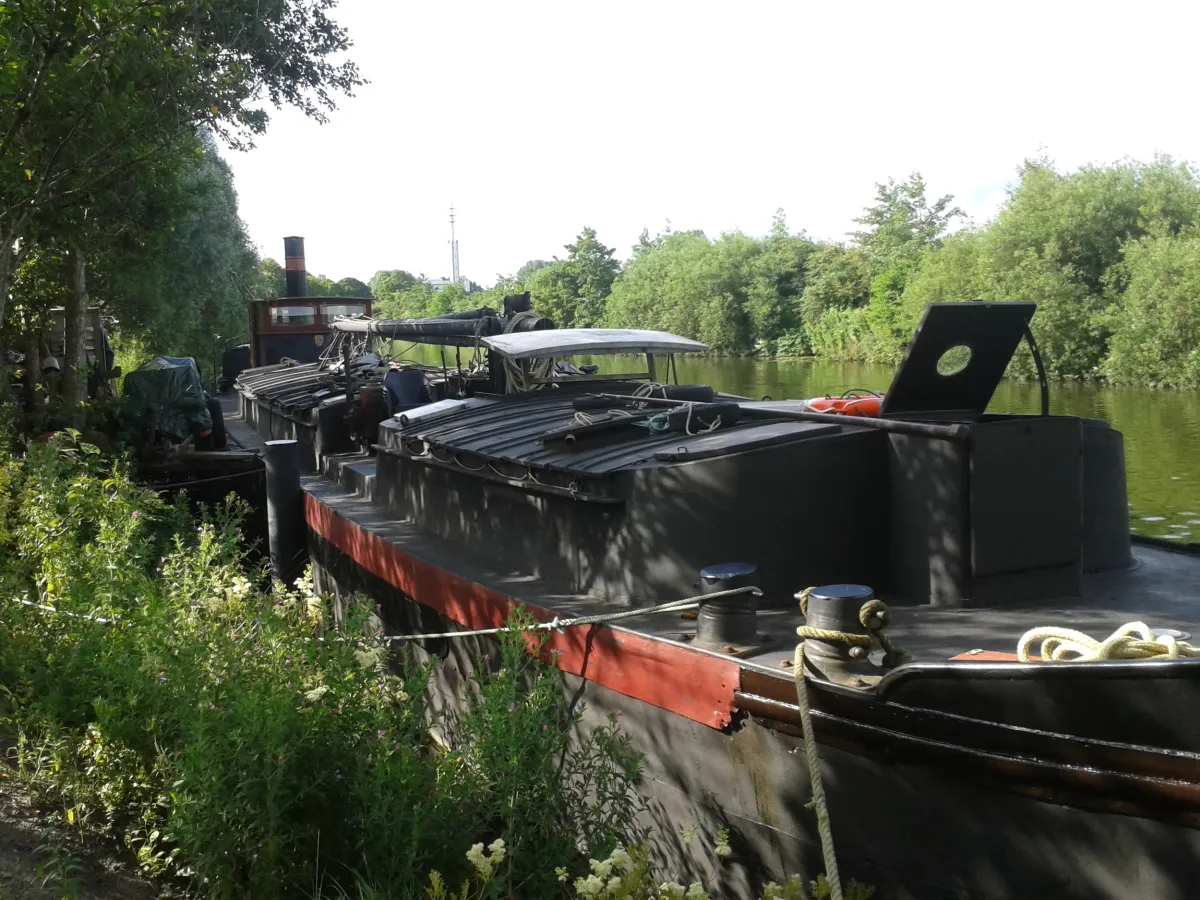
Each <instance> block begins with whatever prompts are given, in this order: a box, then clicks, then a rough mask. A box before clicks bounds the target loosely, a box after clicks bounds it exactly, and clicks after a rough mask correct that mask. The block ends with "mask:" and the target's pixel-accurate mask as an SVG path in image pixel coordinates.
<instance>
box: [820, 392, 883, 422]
mask: <svg viewBox="0 0 1200 900" xmlns="http://www.w3.org/2000/svg"><path fill="white" fill-rule="evenodd" d="M805 402H806V403H807V404H808V408H809V409H811V410H812V411H813V412H823V413H832V414H834V415H840V416H860V417H862V418H867V419H873V418H876V417H877V416H878V415H879V409H880V407H881V406H882V404H883V398H882V397H876V396H866V397H814V398H813V399H811V400H806V401H805Z"/></svg>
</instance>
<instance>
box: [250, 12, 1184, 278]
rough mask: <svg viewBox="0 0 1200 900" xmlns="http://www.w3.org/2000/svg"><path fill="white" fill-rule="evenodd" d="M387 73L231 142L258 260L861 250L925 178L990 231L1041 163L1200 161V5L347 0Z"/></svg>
mask: <svg viewBox="0 0 1200 900" xmlns="http://www.w3.org/2000/svg"><path fill="white" fill-rule="evenodd" d="M336 17H337V19H338V21H340V22H341V23H342V24H343V25H345V26H346V27H347V28H348V29H349V31H350V35H351V37H352V39H353V40H354V44H355V46H354V49H353V51H352V55H353V58H354V59H355V60H356V61H357V62H358V64H359V66H360V68H361V69H362V72H363V75H364V76H365V77H366V78H368V79H370V81H371V83H370V84H369V85H367V86H365V87H363V88H362V89H361V90H360V91H359V92H358V94H357V96H355V97H353V98H345V99H343V100H342V102H341V105H340V109H339V110H337V111H336V112H335V113H334V114H333V115H332V117H331V120H330V122H329V123H328V124H327V125H318V124H316V123H315V122H311V121H308V120H306V119H304V118H303V117H302V116H299V115H297V114H295V113H292V112H290V111H285V112H280V113H277V114H276V115H275V116H274V118H273V121H272V124H271V127H270V130H269V132H268V134H267V135H266V136H265V137H263V138H262V139H261V140H260V141H259V144H258V146H257V148H256V149H254V150H252V151H250V152H248V153H237V152H228V153H227V154H226V156H227V158H228V159H229V160H230V162H231V164H232V166H233V169H234V173H235V177H236V185H237V190H238V193H239V197H240V201H241V214H242V217H243V219H245V221H246V222H247V224H248V225H249V227H250V233H251V235H252V237H253V239H254V241H255V242H256V243H257V244H258V247H259V250H260V252H262V253H263V254H264V255H265V256H272V257H275V258H276V259H280V258H281V257H282V250H283V242H282V238H283V236H284V235H287V234H299V235H303V236H304V237H305V238H306V246H307V256H308V269H309V271H311V272H313V273H320V274H324V275H327V276H329V277H332V278H334V279H337V278H341V277H344V276H348V275H353V276H355V277H357V278H361V279H363V280H364V281H365V280H367V279H369V278H370V276H371V275H372V274H373V273H374V272H375V271H376V270H378V269H392V268H401V269H408V270H410V271H412V272H423V273H425V274H426V275H427V276H430V277H437V276H442V275H448V274H449V272H450V249H449V243H448V241H449V224H448V221H447V216H448V211H449V207H450V204H451V203H453V204H454V205H455V207H456V208H457V213H458V219H459V223H458V238H459V248H460V257H461V261H462V273H463V274H464V275H466V276H468V277H470V278H472V279H473V280H475V281H477V282H481V283H484V284H491V283H492V282H493V281H494V279H495V277H496V274H497V273H510V272H513V271H515V270H516V269H517V268H518V267H519V266H520V265H521V264H522V263H524V262H525V261H526V260H528V259H531V258H543V259H547V258H550V257H551V256H553V255H555V254H559V255H562V253H563V249H562V245H563V244H566V243H568V242H570V241H571V240H572V239H573V238H574V236H575V235H576V234H577V233H578V231H579V230H580V228H581V227H582V226H584V225H590V226H592V227H594V228H595V229H596V230H597V231H598V232H599V237H600V239H601V240H602V241H604V242H605V243H607V244H609V245H610V246H614V247H616V248H617V251H618V256H619V257H621V258H626V257H628V256H629V253H630V246H631V245H632V244H633V243H634V242H636V240H637V237H638V234H639V233H640V232H641V230H642V229H643V228H649V229H650V230H651V232H656V231H658V230H659V229H661V227H662V226H663V225H664V224H665V223H666V222H667V221H668V220H669V221H670V224H671V226H672V228H674V229H675V230H684V229H690V228H700V229H703V230H704V231H705V232H706V233H707V234H709V235H710V236H716V235H718V234H720V233H721V232H722V231H727V230H731V229H741V230H742V231H744V232H746V233H748V234H754V235H759V234H763V233H765V232H766V231H767V229H768V228H769V227H770V222H771V216H772V214H773V213H774V211H775V209H776V208H777V207H782V208H783V209H784V210H785V211H786V213H787V216H788V222H789V224H790V226H791V228H792V230H794V231H799V230H801V229H803V230H805V231H807V232H808V234H809V235H811V236H813V237H816V238H832V239H838V240H840V239H843V238H844V235H845V232H847V231H848V230H851V229H852V228H853V227H854V226H853V221H852V220H853V219H854V217H855V216H856V215H857V214H858V212H859V210H860V209H861V208H862V207H863V206H864V205H866V204H868V203H869V202H870V201H871V199H872V197H873V195H874V185H875V182H877V181H882V180H885V179H886V178H888V177H889V176H891V177H895V178H898V179H899V178H903V177H905V176H907V175H908V174H909V173H910V172H913V171H915V170H919V171H920V172H921V173H922V174H923V175H924V176H925V178H926V179H927V181H928V182H929V187H930V191H931V193H932V194H933V195H935V196H937V195H940V194H943V193H952V194H954V195H955V196H956V198H957V200H958V203H959V205H960V206H962V207H963V208H964V209H966V210H967V212H968V213H969V214H971V216H972V217H974V218H975V219H976V220H977V221H980V222H982V221H985V220H986V219H987V218H988V217H989V216H991V215H992V214H993V213H994V212H995V211H996V209H997V207H998V205H999V204H1000V202H1001V201H1002V200H1003V198H1004V191H1005V188H1006V186H1007V185H1009V184H1010V183H1011V182H1012V180H1013V178H1014V173H1015V170H1016V168H1017V166H1018V165H1020V163H1021V161H1022V159H1024V158H1025V157H1029V156H1034V155H1037V154H1038V153H1039V152H1045V153H1047V154H1048V155H1049V156H1051V157H1052V158H1053V159H1054V160H1055V161H1056V162H1057V163H1058V164H1059V165H1060V167H1067V168H1074V167H1077V166H1079V165H1080V164H1083V163H1086V162H1089V161H1097V162H1107V161H1112V160H1114V159H1119V158H1121V157H1124V156H1131V157H1134V158H1137V159H1149V158H1151V157H1152V156H1153V155H1154V153H1156V152H1159V151H1161V152H1166V153H1170V154H1172V155H1173V156H1175V157H1176V158H1178V159H1187V160H1197V159H1200V115H1198V114H1197V99H1198V97H1200V93H1198V91H1197V88H1198V86H1200V64H1198V62H1197V54H1196V46H1197V40H1198V34H1200V32H1198V26H1200V4H1198V3H1196V2H1194V0H1192V2H1187V3H1184V2H1179V3H1162V4H1156V3H1147V2H1139V3H1128V2H1123V3H1120V4H1113V5H1111V6H1110V5H1106V4H1105V3H1103V2H1089V3H1056V2H1052V0H1042V2H1037V3H1017V2H1004V3H997V2H989V3H981V2H962V0H959V2H955V3H949V4H944V5H943V4H930V3H911V2H887V3H880V4H871V3H861V2H841V3H837V2H835V3H829V2H820V3H818V2H807V0H793V2H784V3H767V2H742V3H735V2H728V0H727V2H720V3H717V2H711V3H710V2H704V0H688V2H666V0H640V2H628V3H626V2H612V0H608V2H591V3H581V2H575V0H556V2H549V3H527V2H521V0H509V2H504V3H496V2H455V0H433V2H431V0H423V2H415V0H403V2H397V0H342V2H341V4H340V6H339V7H338V9H337V10H336Z"/></svg>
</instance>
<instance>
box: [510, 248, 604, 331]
mask: <svg viewBox="0 0 1200 900" xmlns="http://www.w3.org/2000/svg"><path fill="white" fill-rule="evenodd" d="M565 249H566V251H567V258H566V259H565V260H560V259H555V261H554V262H553V263H550V264H548V265H544V266H543V265H540V263H541V262H542V261H541V260H533V261H531V262H529V263H526V264H525V265H524V266H522V267H521V268H522V270H527V269H528V268H529V267H530V266H531V265H533V264H534V263H538V264H539V265H538V267H537V268H536V269H534V271H533V273H532V275H530V276H529V277H528V279H527V280H525V286H526V287H527V288H528V289H529V290H530V291H531V292H532V294H533V301H534V306H535V308H536V309H537V310H539V311H540V312H542V313H543V314H544V315H548V316H550V317H551V318H553V319H554V321H555V322H556V323H558V325H559V327H560V328H587V327H592V326H595V325H598V324H599V323H600V322H601V321H603V319H604V307H605V303H606V301H607V300H608V295H609V294H610V293H611V291H612V285H613V281H614V280H615V279H616V277H617V272H619V271H620V268H621V265H620V263H618V262H617V261H616V260H615V259H613V254H614V252H615V251H614V250H613V249H612V248H610V247H606V246H604V244H602V243H600V241H599V240H597V238H596V232H595V230H594V229H592V228H586V227H585V228H584V229H583V231H581V232H580V233H579V237H578V238H576V240H575V243H573V244H567V245H566V248H565ZM519 275H520V273H518V276H519Z"/></svg>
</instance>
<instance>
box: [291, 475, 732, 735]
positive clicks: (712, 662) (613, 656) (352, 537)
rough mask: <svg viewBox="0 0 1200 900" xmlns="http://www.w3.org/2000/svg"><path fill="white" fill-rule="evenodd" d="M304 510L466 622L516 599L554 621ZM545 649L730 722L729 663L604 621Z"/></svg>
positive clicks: (586, 673) (588, 672) (368, 566)
mask: <svg viewBox="0 0 1200 900" xmlns="http://www.w3.org/2000/svg"><path fill="white" fill-rule="evenodd" d="M304 509H305V516H306V518H307V519H308V525H309V527H310V528H312V530H313V531H315V532H316V533H317V534H319V535H321V537H323V538H325V540H327V541H329V543H330V544H332V545H333V546H334V547H336V548H337V549H338V550H340V551H342V552H343V553H345V554H346V555H347V556H349V557H350V558H351V559H353V560H354V561H355V562H356V563H357V564H358V565H360V566H361V567H362V568H364V569H365V570H366V571H368V572H370V573H371V574H372V575H375V576H377V577H379V578H382V579H383V580H384V581H386V582H388V584H391V585H393V586H395V587H397V588H399V589H400V590H401V591H403V592H404V593H405V594H407V595H408V596H409V597H411V598H412V599H414V600H416V601H417V602H418V603H421V604H422V605H424V606H428V607H429V608H430V609H434V610H436V611H437V612H439V613H441V614H442V615H443V616H446V617H447V618H448V619H451V620H452V621H454V622H457V623H458V624H459V625H462V626H463V627H465V628H495V627H497V626H499V625H503V624H504V621H505V619H506V618H507V617H508V615H509V613H510V612H511V611H512V610H513V608H514V607H516V606H517V605H518V603H520V604H521V605H523V606H524V608H525V609H526V610H527V611H528V612H529V613H530V614H531V615H532V616H533V617H534V618H535V619H537V620H538V621H541V622H549V621H552V620H553V619H554V616H555V614H554V613H553V612H551V611H550V610H548V609H544V608H543V607H540V606H534V605H533V604H530V603H524V602H522V601H519V600H517V599H515V598H513V597H510V596H508V595H507V594H502V593H500V592H498V591H494V590H492V589H491V588H488V587H484V586H483V585H481V584H477V583H476V582H474V581H470V580H468V579H466V578H461V577H459V576H457V575H454V574H452V573H450V572H447V571H446V570H445V569H442V568H440V567H438V566H435V565H433V564H431V563H428V562H426V561H425V560H423V559H420V558H418V557H416V556H413V555H412V554H411V553H406V552H405V551H404V550H401V549H400V548H399V547H397V546H396V545H395V544H392V543H390V542H388V541H385V540H383V539H382V538H380V537H379V536H377V535H375V534H372V533H371V532H369V531H367V530H366V529H364V528H362V527H361V526H359V525H357V524H356V523H354V522H352V521H351V520H349V519H347V518H345V517H344V516H339V515H338V514H337V513H336V512H334V511H333V510H332V509H330V508H329V507H328V506H325V505H324V504H323V503H321V502H320V501H319V500H317V499H316V498H315V497H313V496H312V495H311V494H307V493H306V494H305V495H304ZM589 645H590V646H589ZM545 649H546V651H547V652H546V655H545V659H546V661H547V662H548V663H550V664H552V665H557V667H558V668H559V669H561V670H563V671H564V672H570V673H571V674H572V675H580V676H583V677H585V678H586V679H587V680H588V681H592V682H595V683H596V684H599V685H601V686H603V687H606V688H609V689H610V690H614V691H616V692H617V693H619V694H624V695H625V696H626V697H632V698H634V699H635V700H641V701H643V702H645V703H650V704H652V705H654V706H657V707H660V708H661V709H665V710H668V711H669V712H673V713H676V714H678V715H681V716H685V717H687V718H689V719H692V720H693V721H696V722H700V723H702V724H704V725H708V726H710V727H712V728H722V727H724V726H725V725H728V724H729V721H730V716H731V713H732V710H733V692H734V691H735V690H736V689H737V687H738V684H739V677H740V667H739V666H738V665H737V663H735V662H732V661H730V660H727V659H723V658H721V657H719V656H713V655H709V654H706V653H701V652H699V651H696V650H692V649H690V648H688V647H681V646H677V645H675V644H670V643H667V642H665V641H659V640H655V639H653V638H649V637H645V636H643V635H640V634H633V633H631V632H626V631H617V630H615V629H613V628H610V627H608V626H606V625H589V626H583V627H577V628H568V629H566V630H565V631H564V632H562V633H561V634H553V635H551V637H550V640H549V641H548V642H547V643H546V648H545ZM551 650H557V651H559V652H558V653H557V654H553V655H551V654H550V653H549V651H551Z"/></svg>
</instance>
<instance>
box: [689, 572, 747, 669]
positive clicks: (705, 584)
mask: <svg viewBox="0 0 1200 900" xmlns="http://www.w3.org/2000/svg"><path fill="white" fill-rule="evenodd" d="M749 585H753V586H755V587H757V586H758V566H757V565H755V564H754V563H722V564H721V565H716V566H706V567H705V568H703V569H701V570H700V580H699V581H698V582H696V587H698V588H700V593H701V594H715V593H717V592H718V591H729V590H733V589H734V588H739V587H746V586H749ZM757 610H758V598H757V597H756V596H754V595H753V594H737V595H735V596H733V597H719V598H717V599H716V600H701V601H700V609H699V611H697V613H696V643H697V644H698V645H699V646H701V647H707V648H710V649H712V648H721V647H725V646H728V645H734V646H738V645H741V646H747V645H750V644H757V643H758V617H757Z"/></svg>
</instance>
